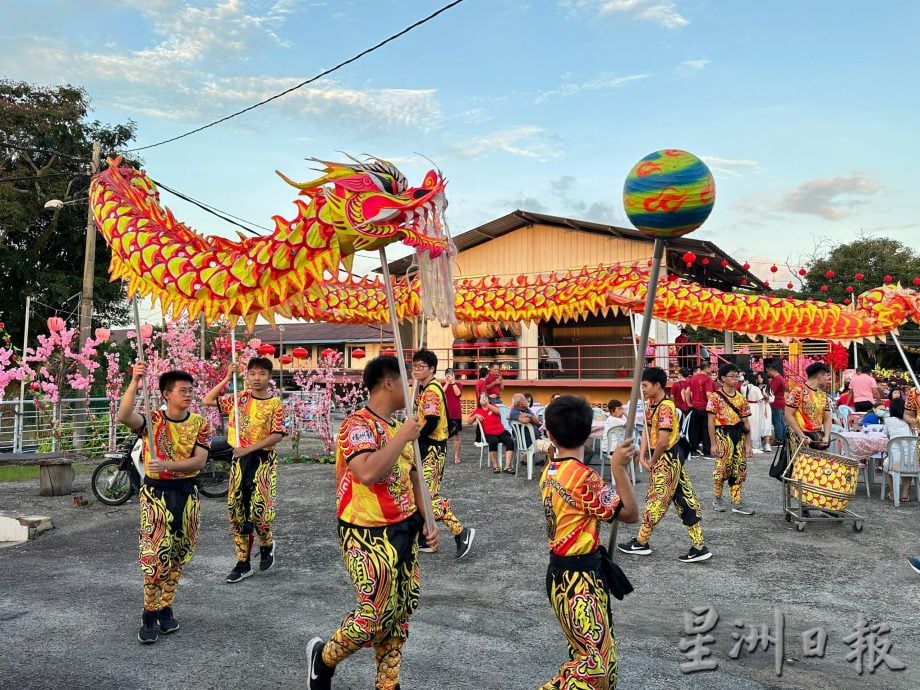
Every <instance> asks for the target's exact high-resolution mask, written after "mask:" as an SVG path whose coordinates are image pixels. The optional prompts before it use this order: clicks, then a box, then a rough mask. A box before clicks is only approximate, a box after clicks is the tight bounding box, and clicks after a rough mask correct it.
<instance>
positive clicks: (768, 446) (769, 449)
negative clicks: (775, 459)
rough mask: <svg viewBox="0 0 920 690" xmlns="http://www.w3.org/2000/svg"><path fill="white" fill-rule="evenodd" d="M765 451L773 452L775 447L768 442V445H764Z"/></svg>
mask: <svg viewBox="0 0 920 690" xmlns="http://www.w3.org/2000/svg"><path fill="white" fill-rule="evenodd" d="M763 452H764V453H772V452H773V449H772V448H771V447H770V444H767V445H765V446H764V447H763Z"/></svg>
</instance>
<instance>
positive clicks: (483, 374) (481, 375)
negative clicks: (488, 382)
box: [479, 367, 489, 379]
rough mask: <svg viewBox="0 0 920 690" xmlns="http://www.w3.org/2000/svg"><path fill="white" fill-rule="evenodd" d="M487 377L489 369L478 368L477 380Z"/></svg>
mask: <svg viewBox="0 0 920 690" xmlns="http://www.w3.org/2000/svg"><path fill="white" fill-rule="evenodd" d="M488 375H489V367H479V378H481V379H484V378H485V377H486V376H488Z"/></svg>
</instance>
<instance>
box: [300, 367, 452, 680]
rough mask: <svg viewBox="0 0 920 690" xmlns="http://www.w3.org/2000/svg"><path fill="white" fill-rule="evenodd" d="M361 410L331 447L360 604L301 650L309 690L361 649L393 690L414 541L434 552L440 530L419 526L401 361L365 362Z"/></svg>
mask: <svg viewBox="0 0 920 690" xmlns="http://www.w3.org/2000/svg"><path fill="white" fill-rule="evenodd" d="M364 385H365V386H366V387H367V389H368V391H369V392H370V397H369V399H368V402H367V405H366V406H365V407H364V408H363V409H361V410H358V411H357V412H354V413H353V414H351V415H349V416H348V417H347V418H346V419H345V421H344V422H342V427H341V429H340V430H339V434H338V439H337V443H336V459H335V474H336V486H337V490H336V508H337V512H338V517H339V528H338V530H339V541H340V543H341V546H342V556H343V558H344V560H345V570H347V571H348V574H349V576H350V577H351V579H352V582H353V583H354V588H355V596H356V597H357V599H358V605H357V607H356V608H355V609H354V611H352V612H350V613H349V614H347V615H346V616H345V619H344V620H343V621H342V625H341V626H340V627H339V629H338V630H336V631H335V632H334V633H333V634H332V636H331V637H330V638H329V640H328V641H324V640H322V639H321V638H319V637H314V638H313V639H311V640H310V642H309V643H308V645H307V690H329V688H331V687H332V675H333V673H334V672H335V667H336V666H338V665H339V664H340V663H341V662H342V661H344V660H345V659H346V658H348V657H349V656H351V655H352V654H354V653H355V652H356V651H358V650H359V649H361V647H373V648H374V657H375V659H376V662H377V673H376V679H375V687H376V689H377V690H396V689H398V688H399V671H400V664H401V661H402V647H403V644H404V643H405V641H406V638H407V637H408V636H409V616H410V615H411V614H412V612H413V611H415V608H416V607H417V606H418V596H419V569H418V535H419V531H421V532H422V533H423V534H424V535H425V538H426V540H427V543H428V545H429V546H431V547H433V548H435V549H436V548H437V546H438V530H437V528H436V527H435V528H434V529H433V530H432V531H431V532H429V531H428V529H427V528H426V527H424V524H423V523H424V519H423V518H422V516H421V514H420V513H419V511H418V509H417V506H418V505H421V504H422V501H423V495H424V494H423V492H424V491H425V489H424V486H423V485H422V483H421V482H422V480H421V478H420V477H419V476H418V473H417V472H416V471H415V464H414V462H413V453H414V451H413V445H412V441H414V440H415V439H416V438H418V434H419V423H418V422H417V421H416V420H415V419H410V420H409V421H408V422H406V423H405V424H400V423H399V422H397V421H395V420H394V419H393V416H392V415H393V413H394V412H396V411H397V410H401V409H403V408H405V406H406V399H405V395H404V393H403V384H402V381H401V379H400V373H399V362H398V361H397V359H396V357H392V356H389V355H383V356H380V357H375V358H374V359H372V360H371V361H370V362H368V364H367V367H366V368H365V369H364Z"/></svg>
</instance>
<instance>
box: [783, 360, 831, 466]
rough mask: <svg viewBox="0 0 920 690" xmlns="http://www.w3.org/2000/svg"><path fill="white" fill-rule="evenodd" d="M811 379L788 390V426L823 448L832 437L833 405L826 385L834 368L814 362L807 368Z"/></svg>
mask: <svg viewBox="0 0 920 690" xmlns="http://www.w3.org/2000/svg"><path fill="white" fill-rule="evenodd" d="M805 375H806V376H807V377H808V380H806V381H805V385H804V386H796V387H795V388H794V389H792V390H790V391H789V392H787V393H786V426H787V427H788V428H789V430H790V432H791V433H792V434H793V435H795V436H797V437H799V438H801V439H804V440H805V441H806V443H807V444H808V445H810V446H811V447H812V448H816V449H819V450H824V449H825V448H827V447H828V444H829V443H830V440H831V421H832V420H831V408H830V404H829V403H828V399H827V393H826V389H827V385H828V383H829V381H830V376H831V370H830V369H829V368H828V366H827V365H826V364H822V363H821V362H815V363H814V364H810V365H809V366H808V367H807V368H806V369H805Z"/></svg>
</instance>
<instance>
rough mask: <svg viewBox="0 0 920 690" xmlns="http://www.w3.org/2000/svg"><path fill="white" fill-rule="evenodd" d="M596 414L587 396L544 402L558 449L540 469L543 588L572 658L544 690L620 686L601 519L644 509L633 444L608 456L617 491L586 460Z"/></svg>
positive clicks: (631, 516)
mask: <svg viewBox="0 0 920 690" xmlns="http://www.w3.org/2000/svg"><path fill="white" fill-rule="evenodd" d="M592 419H593V413H592V412H591V408H590V407H589V406H588V403H586V402H585V400H584V398H579V397H577V396H574V395H562V396H559V397H558V398H556V399H555V400H554V401H553V402H551V403H550V404H549V406H548V407H547V408H546V416H545V421H546V430H547V432H548V433H549V438H550V440H551V441H552V442H553V444H554V445H555V446H556V448H557V449H558V450H557V451H556V457H555V458H554V459H553V460H552V461H551V462H550V463H549V464H547V466H546V467H545V468H544V469H543V476H542V477H541V478H540V493H541V496H542V501H543V511H544V513H545V515H546V533H547V538H548V540H549V548H550V555H549V567H548V569H547V571H546V594H547V596H548V597H549V601H550V605H551V606H552V607H553V612H554V613H555V614H556V618H557V619H558V620H559V625H560V627H561V628H562V632H563V634H565V637H566V639H567V640H568V643H569V661H567V662H565V663H564V664H563V665H562V666H561V667H560V668H559V671H558V672H557V673H556V676H555V677H554V678H553V679H552V680H551V681H549V682H548V683H546V684H545V685H544V686H543V687H542V690H563V689H566V690H568V689H570V688H572V689H574V688H585V689H588V688H592V689H598V690H607V689H611V690H612V689H613V688H616V686H617V673H618V655H617V641H616V637H615V635H614V629H613V616H612V615H611V611H610V586H611V584H610V582H608V581H607V579H606V578H605V576H604V571H603V566H602V562H603V561H605V560H606V559H609V556H608V554H607V552H606V549H604V547H602V546H600V545H599V538H598V536H599V535H598V521H599V520H604V521H607V522H613V521H614V520H619V521H620V522H635V521H636V519H637V518H638V515H639V509H638V507H637V506H636V498H635V496H634V495H633V490H632V485H631V484H630V483H629V478H628V477H627V475H626V466H627V465H628V464H629V463H630V462H631V461H632V456H633V455H634V454H635V446H634V445H633V441H632V439H627V440H626V441H624V442H623V444H622V445H620V446H619V447H617V448H616V449H615V450H614V451H613V454H612V456H611V459H610V467H611V471H612V473H613V481H614V483H615V484H616V490H615V489H614V488H612V487H610V486H608V485H606V484H604V480H603V479H601V478H600V477H599V476H598V474H597V473H596V472H595V471H594V470H592V469H590V468H589V467H586V466H585V464H584V450H585V442H586V441H587V440H588V436H589V435H590V434H591V423H592Z"/></svg>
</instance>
